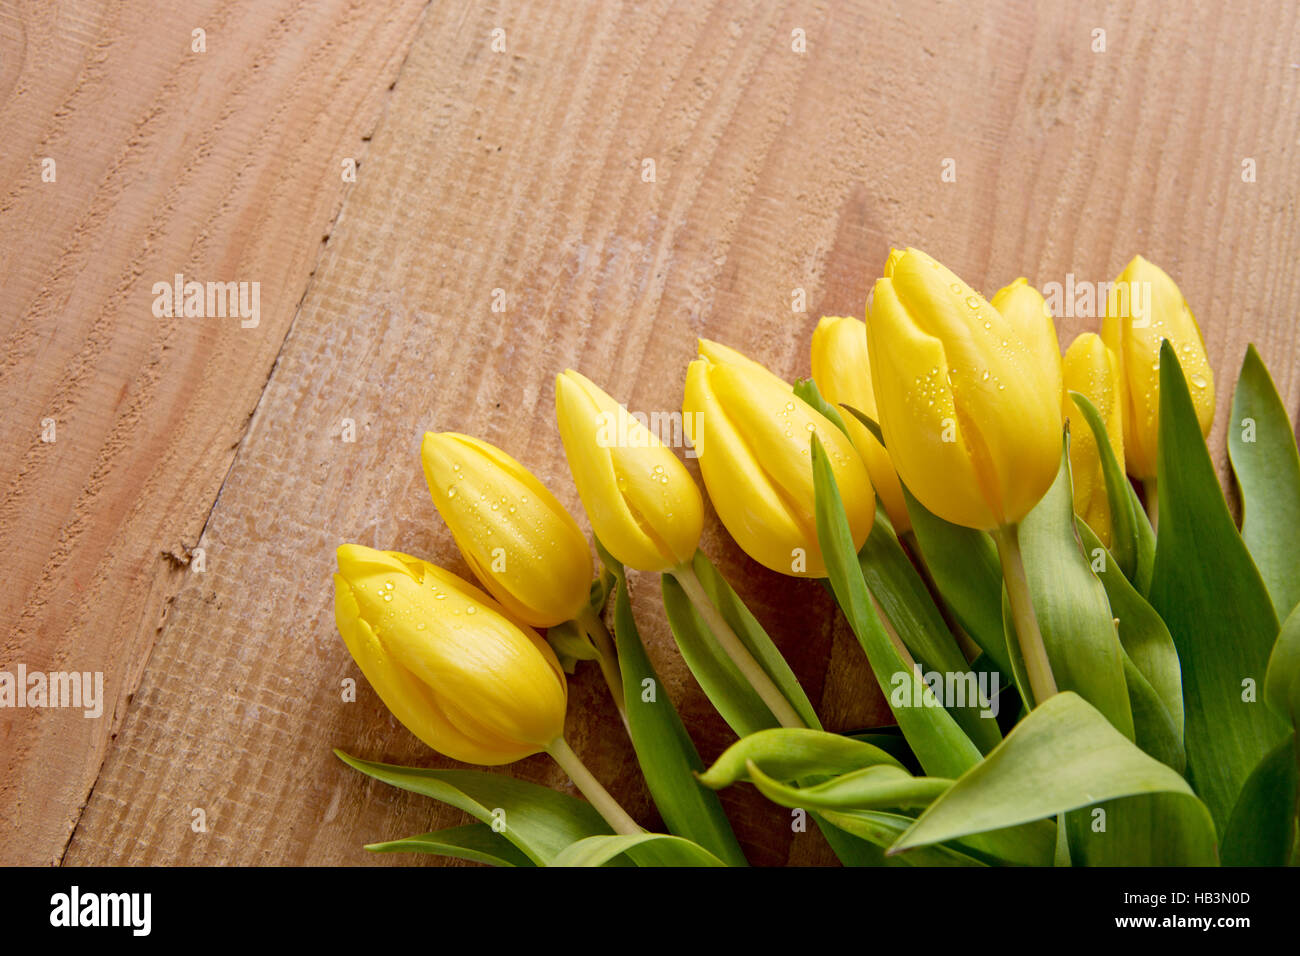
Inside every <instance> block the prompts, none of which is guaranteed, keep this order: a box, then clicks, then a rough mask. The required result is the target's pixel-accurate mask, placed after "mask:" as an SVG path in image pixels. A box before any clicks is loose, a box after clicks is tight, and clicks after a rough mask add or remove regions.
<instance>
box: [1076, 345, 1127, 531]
mask: <svg viewBox="0 0 1300 956" xmlns="http://www.w3.org/2000/svg"><path fill="white" fill-rule="evenodd" d="M1064 379H1065V382H1064V386H1065V387H1064V394H1063V396H1062V404H1061V411H1062V414H1063V415H1064V416H1065V417H1066V418H1069V419H1071V421H1072V423H1073V424H1072V426H1071V429H1070V472H1071V475H1072V477H1073V479H1074V513H1075V514H1077V515H1078V516H1079V517H1080V518H1082V519H1083V520H1084V521H1085V522H1087V524H1088V527H1090V528H1092V530H1093V531H1095V532H1097V537H1098V538H1100V539H1101V543H1102V544H1103V545H1105V546H1106V547H1108V548H1109V547H1110V544H1111V523H1110V513H1111V512H1110V498H1109V497H1108V496H1107V494H1106V483H1105V480H1104V479H1103V477H1102V472H1101V456H1100V453H1099V452H1098V450H1097V439H1096V437H1095V436H1094V435H1093V433H1092V429H1091V428H1090V427H1088V422H1087V420H1086V419H1084V417H1083V415H1082V414H1081V413H1080V412H1079V407H1078V406H1077V405H1075V404H1074V399H1073V398H1071V396H1070V393H1071V392H1078V393H1079V394H1081V395H1083V396H1084V397H1085V398H1087V399H1088V400H1089V401H1090V402H1092V404H1093V405H1094V406H1095V407H1096V409H1097V412H1098V413H1099V414H1100V415H1101V420H1102V421H1103V422H1105V424H1106V436H1107V437H1108V438H1109V439H1110V446H1111V448H1112V449H1114V452H1115V457H1116V459H1118V461H1119V463H1120V465H1121V466H1122V465H1123V464H1124V410H1123V407H1122V405H1121V398H1122V393H1121V391H1120V387H1119V366H1118V362H1117V361H1116V359H1115V356H1114V354H1112V353H1111V350H1110V349H1109V348H1107V347H1106V343H1105V342H1103V341H1102V340H1101V336H1099V335H1096V334H1094V333H1092V332H1085V333H1084V334H1083V335H1080V336H1079V337H1078V338H1077V339H1075V340H1074V342H1072V343H1071V344H1070V347H1069V349H1067V350H1066V353H1065V364H1064Z"/></svg>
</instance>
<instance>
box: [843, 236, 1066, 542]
mask: <svg viewBox="0 0 1300 956" xmlns="http://www.w3.org/2000/svg"><path fill="white" fill-rule="evenodd" d="M1008 294H1009V295H1011V294H1012V293H1008ZM1014 300H1015V301H1016V306H1017V307H1016V308H1009V309H1008V311H1009V312H1010V313H1011V315H1010V316H1004V315H1003V314H1002V313H1001V312H1000V311H998V310H997V309H995V308H994V307H993V306H992V305H990V304H989V303H988V302H987V301H985V299H984V298H983V297H982V296H981V295H979V294H978V293H977V292H975V290H974V289H972V288H971V287H970V286H969V285H967V284H966V283H965V282H963V281H962V280H961V279H959V278H958V277H957V276H956V275H954V274H953V273H952V272H951V271H949V270H948V269H947V268H945V267H944V266H942V265H941V264H940V263H938V262H937V261H936V260H934V259H932V258H931V257H930V256H928V255H926V254H925V253H924V252H921V251H920V250H918V249H910V248H909V249H907V250H906V251H905V252H903V253H901V254H891V256H890V259H889V262H887V263H886V267H885V276H884V278H882V279H879V280H877V281H876V285H875V290H874V293H873V296H872V301H871V305H870V309H869V315H868V320H867V342H868V346H869V349H868V351H869V353H870V358H871V376H872V381H873V383H874V385H875V395H876V406H877V409H878V410H879V412H880V427H881V430H882V431H883V432H884V436H885V445H886V447H887V448H888V449H889V456H890V458H891V459H892V460H893V462H894V466H895V467H896V468H897V469H898V475H899V478H901V479H902V481H903V484H904V485H906V486H907V488H908V490H909V491H911V492H912V494H913V495H915V496H916V498H917V500H919V501H920V502H921V504H923V505H924V506H925V507H926V508H927V509H929V510H930V511H931V512H933V513H934V514H936V515H938V516H939V517H941V518H943V519H945V520H946V521H950V522H952V523H954V524H959V525H963V526H965V527H968V528H977V529H982V530H990V529H993V528H998V527H1002V526H1005V525H1010V524H1015V523H1018V522H1019V521H1020V520H1021V519H1022V518H1024V516H1025V515H1027V514H1028V513H1029V511H1030V509H1032V508H1033V506H1034V505H1035V504H1037V503H1038V501H1039V500H1040V499H1041V498H1042V497H1043V495H1044V494H1045V493H1046V492H1047V489H1048V488H1049V487H1051V484H1052V481H1053V479H1054V478H1055V476H1056V472H1057V469H1058V467H1059V464H1060V458H1061V425H1062V423H1061V400H1060V396H1061V371H1060V353H1059V352H1057V351H1056V348H1055V341H1056V333H1055V331H1054V329H1053V327H1052V323H1051V318H1050V316H1048V315H1047V314H1045V313H1044V312H1043V311H1041V310H1040V311H1039V312H1038V314H1037V315H1036V316H1035V315H1033V314H1032V311H1033V310H1032V309H1025V308H1022V307H1020V305H1021V301H1022V297H1021V295H1020V294H1019V293H1015V295H1014Z"/></svg>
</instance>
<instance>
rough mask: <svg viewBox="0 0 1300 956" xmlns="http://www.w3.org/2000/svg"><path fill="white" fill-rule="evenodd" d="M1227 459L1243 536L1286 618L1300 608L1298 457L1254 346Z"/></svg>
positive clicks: (1235, 402) (1235, 400) (1240, 383)
mask: <svg viewBox="0 0 1300 956" xmlns="http://www.w3.org/2000/svg"><path fill="white" fill-rule="evenodd" d="M1228 456H1229V458H1231V459H1232V469H1233V471H1234V472H1235V473H1236V475H1237V484H1238V485H1240V486H1241V513H1242V522H1241V536H1242V538H1243V539H1244V540H1245V542H1246V547H1247V548H1249V549H1250V553H1251V556H1252V557H1254V559H1255V565H1256V566H1257V567H1258V568H1259V573H1260V576H1261V577H1262V578H1263V579H1264V584H1265V585H1266V586H1267V587H1268V593H1269V595H1270V596H1271V597H1272V600H1273V609H1274V611H1276V612H1277V616H1278V618H1279V619H1281V618H1284V617H1286V616H1287V615H1288V614H1290V613H1291V610H1292V609H1293V608H1295V607H1296V606H1297V605H1300V453H1298V452H1297V450H1296V437H1295V432H1294V431H1293V430H1292V428H1291V421H1290V419H1289V418H1288V417H1287V413H1286V406H1285V405H1284V404H1283V403H1282V398H1281V396H1279V395H1278V393H1277V387H1276V386H1275V385H1274V384H1273V379H1272V377H1271V376H1270V375H1269V374H1268V369H1267V368H1265V367H1264V362H1263V360H1262V359H1261V358H1260V357H1259V353H1258V352H1257V351H1255V346H1253V345H1251V346H1250V347H1248V348H1247V349H1246V358H1245V360H1244V361H1243V362H1242V365H1241V377H1240V378H1238V379H1237V388H1236V391H1234V392H1233V396H1232V420H1231V421H1230V422H1228Z"/></svg>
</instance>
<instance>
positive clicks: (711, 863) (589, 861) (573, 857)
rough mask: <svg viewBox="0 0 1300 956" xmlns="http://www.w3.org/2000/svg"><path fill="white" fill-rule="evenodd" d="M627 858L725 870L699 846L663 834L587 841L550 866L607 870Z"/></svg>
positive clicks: (588, 838)
mask: <svg viewBox="0 0 1300 956" xmlns="http://www.w3.org/2000/svg"><path fill="white" fill-rule="evenodd" d="M624 854H629V856H633V857H635V858H637V859H647V860H654V864H653V865H655V866H689V867H699V866H706V867H718V866H726V864H725V863H723V862H722V861H721V860H719V859H718V858H717V857H716V856H714V855H713V854H712V853H710V852H709V851H708V850H706V849H704V847H702V846H700V845H699V844H697V843H692V842H691V841H690V840H684V839H682V838H681V837H677V836H669V835H667V834H664V833H638V834H634V835H623V834H620V835H619V836H592V837H586V838H584V839H581V840H578V841H577V842H576V843H574V844H573V845H572V846H570V847H568V848H567V849H565V850H564V851H563V852H562V853H560V854H559V855H558V856H556V857H555V859H554V860H552V861H551V862H550V863H549V864H548V866H605V865H606V864H607V863H610V862H611V861H614V860H617V859H618V858H619V857H621V856H623V855H624Z"/></svg>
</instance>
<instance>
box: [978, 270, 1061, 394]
mask: <svg viewBox="0 0 1300 956" xmlns="http://www.w3.org/2000/svg"><path fill="white" fill-rule="evenodd" d="M990 304H991V305H992V306H993V308H995V309H997V310H998V312H999V313H1001V315H1002V317H1003V318H1004V319H1006V320H1007V321H1008V322H1010V323H1011V324H1012V325H1013V326H1015V327H1016V328H1017V329H1021V330H1022V334H1023V337H1024V339H1025V344H1026V345H1028V346H1029V347H1030V348H1031V349H1036V350H1037V357H1036V359H1035V361H1037V362H1038V363H1040V367H1041V368H1042V370H1043V371H1044V372H1046V373H1047V374H1048V375H1049V376H1051V377H1052V381H1053V382H1054V383H1055V384H1056V386H1057V388H1056V391H1057V392H1059V391H1060V383H1061V375H1062V371H1061V343H1060V341H1059V340H1058V339H1057V337H1056V325H1055V323H1054V322H1053V321H1052V310H1051V308H1050V307H1049V306H1048V304H1047V300H1046V299H1044V298H1043V294H1042V293H1041V292H1039V291H1038V290H1037V289H1035V288H1034V287H1033V286H1031V285H1030V284H1029V280H1028V279H1026V278H1025V277H1024V276H1021V277H1020V278H1019V279H1017V280H1016V281H1015V282H1012V283H1011V284H1010V285H1005V286H1003V287H1002V288H1001V289H999V290H998V291H997V294H995V295H994V296H993V298H992V299H991V300H990Z"/></svg>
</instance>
